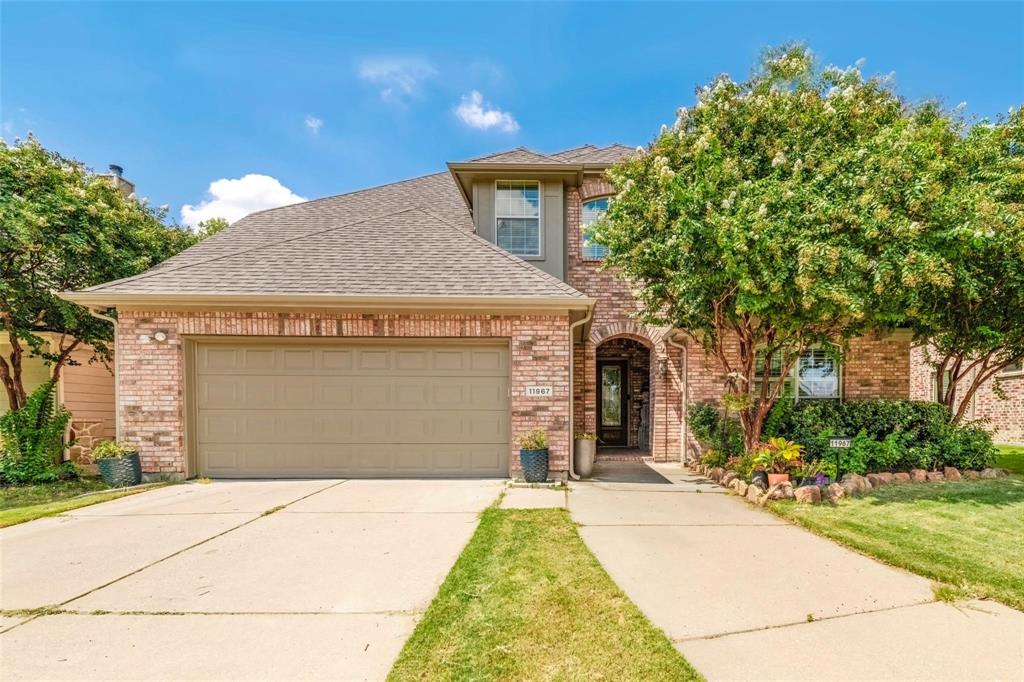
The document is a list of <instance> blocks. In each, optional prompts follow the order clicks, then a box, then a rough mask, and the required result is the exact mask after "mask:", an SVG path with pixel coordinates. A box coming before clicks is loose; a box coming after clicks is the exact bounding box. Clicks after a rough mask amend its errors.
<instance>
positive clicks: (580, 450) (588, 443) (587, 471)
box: [573, 439, 597, 478]
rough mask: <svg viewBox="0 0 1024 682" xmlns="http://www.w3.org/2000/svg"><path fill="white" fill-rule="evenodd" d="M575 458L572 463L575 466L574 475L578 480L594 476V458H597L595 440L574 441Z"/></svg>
mask: <svg viewBox="0 0 1024 682" xmlns="http://www.w3.org/2000/svg"><path fill="white" fill-rule="evenodd" d="M575 451H576V457H575V459H574V460H573V463H574V464H575V465H576V473H577V474H578V475H579V477H580V478H590V477H591V476H592V475H593V474H594V458H595V457H596V456H597V441H596V440H589V439H587V440H577V441H575Z"/></svg>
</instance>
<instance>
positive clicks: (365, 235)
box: [68, 208, 590, 308]
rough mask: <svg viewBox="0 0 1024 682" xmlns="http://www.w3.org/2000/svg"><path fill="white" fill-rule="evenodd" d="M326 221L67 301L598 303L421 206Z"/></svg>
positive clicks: (109, 284) (91, 290)
mask: <svg viewBox="0 0 1024 682" xmlns="http://www.w3.org/2000/svg"><path fill="white" fill-rule="evenodd" d="M324 220H326V221H327V222H326V223H325V226H323V227H322V229H319V230H314V231H309V230H306V231H303V232H301V233H300V234H297V235H295V236H291V237H287V238H284V239H281V240H278V241H272V242H263V243H254V244H252V245H250V246H248V247H246V248H241V249H237V250H235V251H233V252H230V251H229V252H225V253H220V254H216V255H210V256H209V257H208V258H204V259H194V258H193V259H182V260H179V262H178V263H177V264H172V263H170V261H167V262H165V263H164V265H163V266H162V267H160V268H154V269H152V270H149V271H147V272H145V273H142V274H141V275H137V276H135V277H130V278H127V279H123V280H117V281H114V282H107V283H105V284H100V285H98V286H94V287H90V288H89V289H85V290H84V291H82V292H77V293H74V294H70V295H69V296H68V298H70V299H71V300H76V301H78V302H81V303H84V304H87V305H89V304H93V305H100V304H102V302H103V301H107V300H109V301H117V300H120V301H140V300H143V299H144V298H145V297H147V296H149V297H162V298H166V297H181V298H184V299H189V298H197V299H202V300H215V299H216V298H217V297H223V298H236V299H237V298H245V299H246V300H249V299H254V298H256V297H260V296H272V297H305V298H310V297H313V298H322V299H324V300H326V299H327V298H331V297H335V298H336V297H357V298H388V299H407V298H411V299H428V298H433V297H445V298H447V297H456V298H458V299H459V300H472V299H481V300H491V299H501V300H504V301H506V302H507V303H509V304H512V303H518V304H519V305H521V306H529V305H531V304H533V303H536V302H538V301H543V302H545V303H557V302H558V301H561V302H562V304H563V305H565V306H566V307H573V308H579V307H586V305H589V302H590V300H589V299H587V298H586V297H585V296H584V295H583V294H581V293H580V292H578V291H576V290H575V289H573V288H572V287H570V286H569V285H567V284H565V283H563V282H561V281H560V280H558V279H556V278H555V277H552V276H551V275H549V274H547V273H545V272H543V271H541V270H540V269H538V268H535V267H533V266H532V265H530V264H529V263H527V262H525V261H523V260H521V259H519V258H516V257H515V256H513V255H511V254H509V253H507V252H506V251H503V250H502V249H500V248H498V247H496V246H494V245H493V244H490V243H489V242H487V241H485V240H484V239H482V238H480V237H478V236H476V235H475V234H473V233H471V232H468V231H466V230H465V229H462V228H461V227H459V226H456V225H452V224H451V223H449V222H448V221H446V220H444V219H443V218H441V217H439V216H436V215H434V214H432V213H430V212H428V211H426V210H424V209H423V208H407V209H404V210H400V211H396V212H393V213H388V214H385V215H378V216H374V217H370V218H366V219H363V220H357V221H348V220H345V219H344V217H342V216H335V218H334V219H333V222H332V221H331V219H329V218H324ZM230 229H233V228H229V230H230ZM225 232H227V231H225ZM221 234H224V233H221ZM218 236H219V235H218Z"/></svg>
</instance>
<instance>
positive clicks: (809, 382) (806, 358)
mask: <svg viewBox="0 0 1024 682" xmlns="http://www.w3.org/2000/svg"><path fill="white" fill-rule="evenodd" d="M764 363H765V358H764V355H763V354H761V353H758V356H757V360H756V362H755V365H754V386H753V390H754V395H758V394H759V393H760V391H761V383H762V377H763V376H764ZM782 365H783V358H782V354H781V353H773V354H772V360H771V370H770V374H769V379H768V381H769V386H770V387H771V389H774V388H775V386H776V385H777V384H778V383H779V382H780V381H781V382H783V384H784V386H783V387H782V392H781V393H779V397H780V398H781V397H789V396H792V397H793V399H794V400H839V397H840V390H841V384H840V378H841V374H842V373H841V371H840V367H839V363H838V362H837V361H836V359H835V358H833V357H832V356H831V355H829V354H828V353H827V352H825V351H824V350H822V349H820V348H811V349H808V350H805V351H804V352H803V353H801V354H800V358H799V359H798V360H797V361H796V362H795V363H793V367H792V368H791V369H790V370H789V371H788V372H786V374H785V376H783V374H782Z"/></svg>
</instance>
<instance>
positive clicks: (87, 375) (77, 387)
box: [0, 334, 114, 464]
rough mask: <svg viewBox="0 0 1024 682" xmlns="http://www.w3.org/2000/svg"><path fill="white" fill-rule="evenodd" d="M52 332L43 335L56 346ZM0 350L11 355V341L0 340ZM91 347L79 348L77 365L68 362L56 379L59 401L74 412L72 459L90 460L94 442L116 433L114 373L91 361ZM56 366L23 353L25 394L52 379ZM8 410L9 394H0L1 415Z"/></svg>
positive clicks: (104, 366)
mask: <svg viewBox="0 0 1024 682" xmlns="http://www.w3.org/2000/svg"><path fill="white" fill-rule="evenodd" d="M53 336H54V335H52V334H43V337H44V338H46V339H47V340H48V343H49V344H51V345H52V346H53V347H56V346H57V339H55V338H53ZM0 353H2V354H3V355H4V357H10V354H11V344H10V342H9V341H7V339H6V338H3V339H0ZM92 355H93V353H92V349H91V348H89V347H88V346H86V347H80V348H76V349H75V350H74V351H72V353H71V359H72V360H74V361H75V362H77V363H78V364H76V365H65V366H64V367H63V369H61V373H60V378H59V379H58V381H57V402H59V403H60V404H62V405H64V406H65V407H66V408H68V410H69V411H70V412H71V432H70V434H69V436H70V437H71V438H74V439H75V441H76V442H75V444H74V445H73V446H72V447H71V449H70V450H69V456H70V457H71V459H72V460H74V461H76V462H82V463H86V464H88V463H90V462H91V461H92V459H91V458H90V456H89V453H90V452H91V451H92V446H93V444H94V443H97V442H99V441H100V440H104V439H106V438H113V436H114V375H113V372H111V370H110V369H109V368H108V367H107V366H106V365H104V364H103V363H101V362H94V363H90V362H89V360H90V358H92ZM52 373H53V367H52V366H51V365H48V364H46V363H45V362H43V360H42V358H38V357H29V356H28V354H27V353H26V355H24V356H22V382H23V383H24V386H25V392H26V393H32V391H34V390H36V389H37V388H39V386H41V385H42V384H44V383H45V382H46V381H48V380H49V379H50V376H51V375H52ZM8 409H9V406H8V402H7V396H6V395H3V396H0V414H3V413H4V412H6V411H7V410H8Z"/></svg>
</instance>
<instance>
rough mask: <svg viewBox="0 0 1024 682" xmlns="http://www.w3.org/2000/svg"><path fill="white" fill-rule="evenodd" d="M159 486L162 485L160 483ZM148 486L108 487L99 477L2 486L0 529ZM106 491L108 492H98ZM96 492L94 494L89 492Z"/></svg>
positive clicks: (131, 492) (104, 500)
mask: <svg viewBox="0 0 1024 682" xmlns="http://www.w3.org/2000/svg"><path fill="white" fill-rule="evenodd" d="M158 485H159V484H158ZM152 487H154V486H146V487H145V488H141V487H139V488H114V489H111V488H108V487H107V485H106V484H105V483H104V482H103V481H101V480H100V479H98V478H80V479H78V480H77V481H57V482H56V483H41V484H39V485H23V486H4V487H0V528H4V527H6V526H13V525H15V524H18V523H24V522H26V521H31V520H33V519H38V518H42V517H44V516H54V515H55V514H61V513H63V512H66V511H70V510H72V509H78V508H79V507H86V506H88V505H90V504H97V503H99V502H106V501H107V500H114V499H117V498H118V497H124V496H125V495H134V494H135V493H137V492H141V491H142V490H149V489H150V488H152ZM99 491H106V492H99ZM87 493H94V494H91V495H90V494H87Z"/></svg>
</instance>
